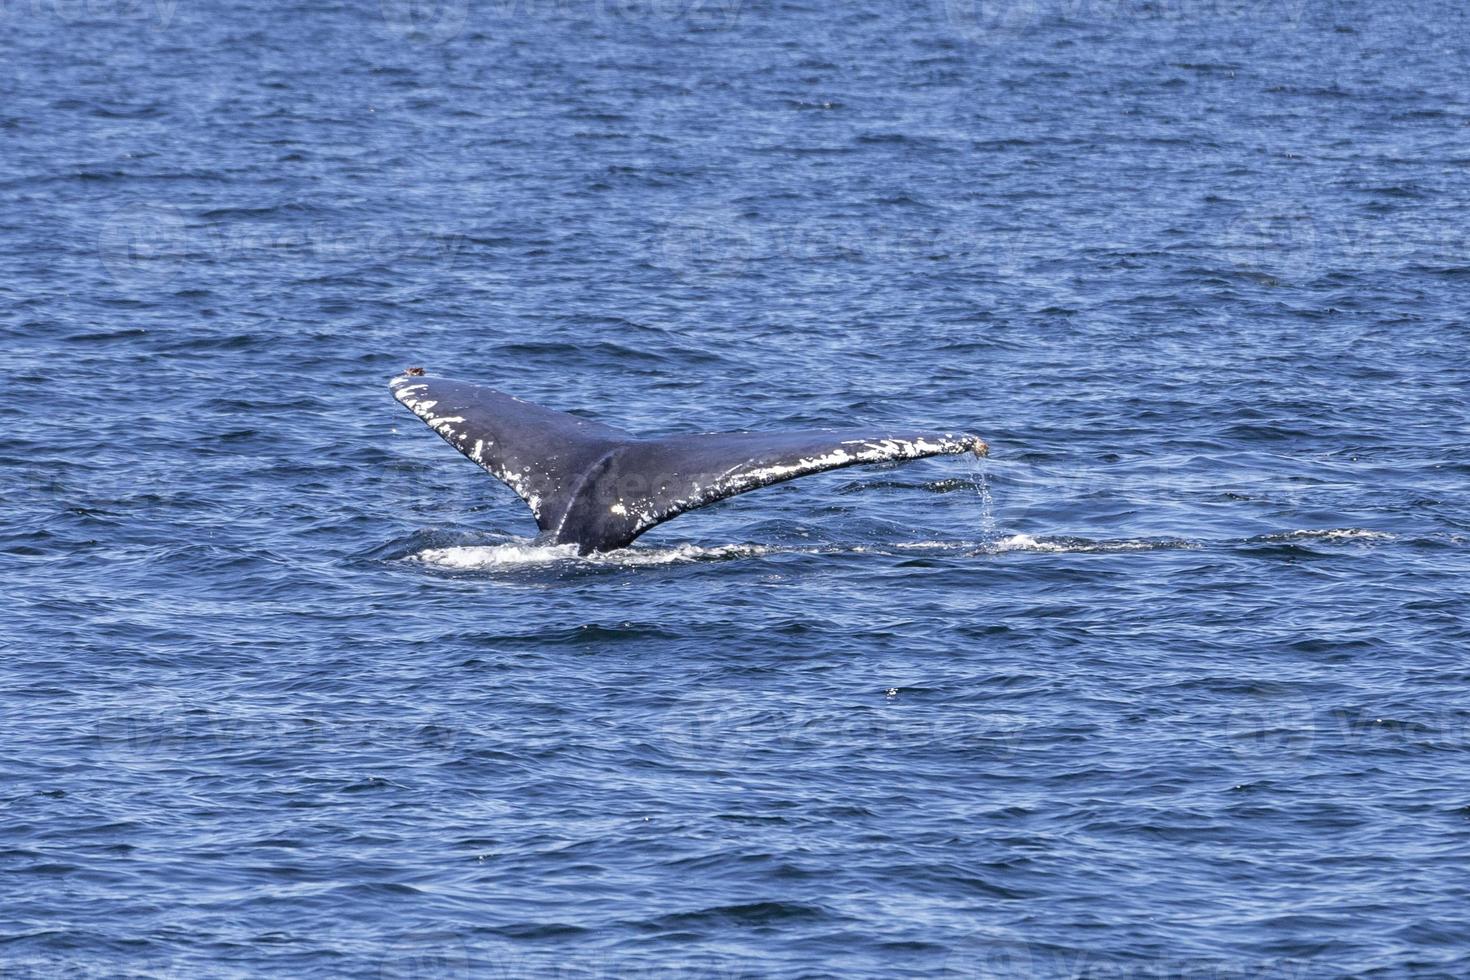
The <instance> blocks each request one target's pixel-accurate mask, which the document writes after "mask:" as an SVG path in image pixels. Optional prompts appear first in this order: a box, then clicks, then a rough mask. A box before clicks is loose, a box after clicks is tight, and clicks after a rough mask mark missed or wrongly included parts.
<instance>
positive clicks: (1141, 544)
mask: <svg viewBox="0 0 1470 980" xmlns="http://www.w3.org/2000/svg"><path fill="white" fill-rule="evenodd" d="M1198 547H1200V544H1199V542H1197V541H1181V540H1177V539H1167V540H1160V539H1157V538H1154V539H1146V538H1127V539H1123V540H1119V541H1088V540H1085V539H1082V538H1064V539H1061V540H1054V541H1048V540H1038V539H1036V538H1033V537H1032V536H1031V535H1029V534H1013V535H1011V536H1010V537H1008V538H1002V539H1000V540H999V541H997V542H995V544H994V545H992V546H991V548H990V550H992V551H994V552H996V553H1001V552H1006V551H1041V552H1051V553H1065V554H1092V553H1098V552H1109V553H1111V552H1119V551H1167V550H1174V549H1177V548H1198Z"/></svg>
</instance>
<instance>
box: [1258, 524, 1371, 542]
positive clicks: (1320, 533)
mask: <svg viewBox="0 0 1470 980" xmlns="http://www.w3.org/2000/svg"><path fill="white" fill-rule="evenodd" d="M1269 537H1270V539H1287V538H1315V539H1318V540H1322V541H1345V540H1351V539H1354V538H1359V539H1363V540H1368V541H1389V540H1392V539H1393V537H1394V535H1392V534H1390V533H1388V532H1387V531H1370V530H1368V529H1367V528H1364V527H1335V528H1319V529H1316V530H1301V531H1288V532H1286V533H1285V534H1280V535H1275V534H1273V535H1270V536H1269Z"/></svg>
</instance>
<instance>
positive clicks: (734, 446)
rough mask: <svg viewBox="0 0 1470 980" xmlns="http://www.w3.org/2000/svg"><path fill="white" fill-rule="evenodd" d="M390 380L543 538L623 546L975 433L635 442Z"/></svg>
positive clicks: (583, 548) (473, 393) (451, 387)
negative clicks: (527, 513) (798, 481)
mask: <svg viewBox="0 0 1470 980" xmlns="http://www.w3.org/2000/svg"><path fill="white" fill-rule="evenodd" d="M416 372H417V369H414V370H413V371H410V372H409V373H407V374H403V375H400V376H398V377H396V378H394V379H393V381H392V382H391V384H390V387H391V388H392V389H393V397H394V398H396V399H398V401H399V402H401V403H402V404H403V405H404V406H406V407H407V408H408V409H409V410H410V411H412V412H413V413H414V414H415V415H417V416H418V417H419V418H421V419H423V420H424V422H425V423H427V424H428V425H429V427H430V428H432V429H433V430H434V431H435V432H437V433H439V435H440V436H442V437H443V438H444V440H445V441H446V442H448V443H449V444H450V445H451V446H453V447H454V448H455V449H458V450H459V451H460V452H462V453H464V454H465V455H466V456H468V457H469V458H470V459H471V460H473V461H474V462H475V463H478V464H479V465H480V466H481V467H483V468H484V469H485V470H486V471H487V472H489V473H490V474H491V475H493V476H494V477H496V478H497V479H499V480H501V481H502V482H503V483H505V484H506V485H507V486H509V487H510V488H511V489H512V490H514V491H515V492H516V493H517V494H518V495H519V496H520V498H521V499H522V500H524V501H525V502H526V503H527V504H528V505H530V508H531V512H532V513H533V514H535V515H536V524H537V526H538V527H540V528H541V531H542V534H541V537H540V540H542V541H544V542H546V543H549V544H575V545H576V546H577V551H578V553H579V554H584V555H585V554H588V553H590V552H593V551H610V550H613V549H615V548H622V547H626V546H627V545H628V544H630V543H632V541H633V539H634V538H636V537H638V535H640V534H642V533H643V532H644V531H646V530H648V529H649V528H651V527H653V526H655V525H657V524H661V523H663V522H664V521H667V520H669V519H670V518H672V517H677V516H678V515H680V514H682V513H684V512H685V511H686V510H693V509H694V508H695V507H703V506H704V505H705V504H710V503H714V502H715V501H716V500H723V499H725V498H726V497H733V496H734V495H735V494H737V493H745V492H746V491H747V490H755V489H757V488H759V487H765V486H770V485H771V484H773V483H780V482H782V481H784V480H791V479H795V478H796V477H798V476H806V475H807V474H808V473H821V472H823V471H826V470H835V469H841V468H842V467H845V466H856V465H859V464H862V463H884V462H895V461H902V460H909V459H921V458H923V457H925V456H939V455H945V454H954V453H967V452H968V453H974V454H975V455H977V456H984V455H985V454H986V453H987V452H988V449H987V447H986V445H985V443H984V441H982V440H981V439H980V437H979V436H974V435H967V434H964V433H953V432H926V431H918V430H907V431H905V430H899V431H894V432H873V431H871V430H842V429H837V430H807V431H800V432H713V433H707V434H702V435H676V436H668V437H665V438H661V439H660V438H653V439H641V438H639V437H637V436H635V435H633V434H631V433H629V432H624V431H623V430H622V429H615V428H613V427H612V426H610V425H603V424H601V423H599V422H592V421H589V420H588V419H583V418H578V417H577V416H575V415H567V414H566V413H564V412H556V411H552V410H551V409H549V408H542V407H540V406H539V405H532V404H530V403H529V402H523V401H521V400H520V399H519V398H513V397H511V396H510V395H507V394H504V393H502V392H499V391H495V390H494V389H491V388H485V387H481V386H480V385H476V384H470V383H468V382H465V381H452V380H450V379H448V378H430V377H425V376H423V374H422V373H416Z"/></svg>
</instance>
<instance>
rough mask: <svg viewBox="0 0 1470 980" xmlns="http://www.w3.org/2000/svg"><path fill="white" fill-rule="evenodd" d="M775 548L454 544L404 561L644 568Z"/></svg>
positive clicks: (469, 566)
mask: <svg viewBox="0 0 1470 980" xmlns="http://www.w3.org/2000/svg"><path fill="white" fill-rule="evenodd" d="M775 550H777V549H774V548H763V547H760V546H756V545H738V544H726V545H717V546H715V547H711V548H702V547H699V546H697V545H692V544H685V545H679V546H677V547H672V548H623V549H620V550H618V551H604V552H594V553H593V554H590V555H579V554H577V546H576V545H574V544H562V545H539V544H532V543H531V542H529V541H525V542H509V543H506V544H491V545H458V546H452V547H448V548H425V549H424V550H423V551H420V552H417V553H415V554H412V555H409V556H408V558H407V559H406V560H408V561H416V562H420V563H422V564H425V565H433V566H434V567H436V568H444V569H450V570H453V571H484V570H491V569H497V568H516V567H523V566H527V565H549V564H554V563H557V562H574V563H579V564H585V565H602V566H607V565H613V566H624V567H632V566H646V565H672V564H675V563H678V562H695V561H718V560H721V559H727V558H750V557H755V556H757V555H765V554H770V553H772V552H773V551H775Z"/></svg>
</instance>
